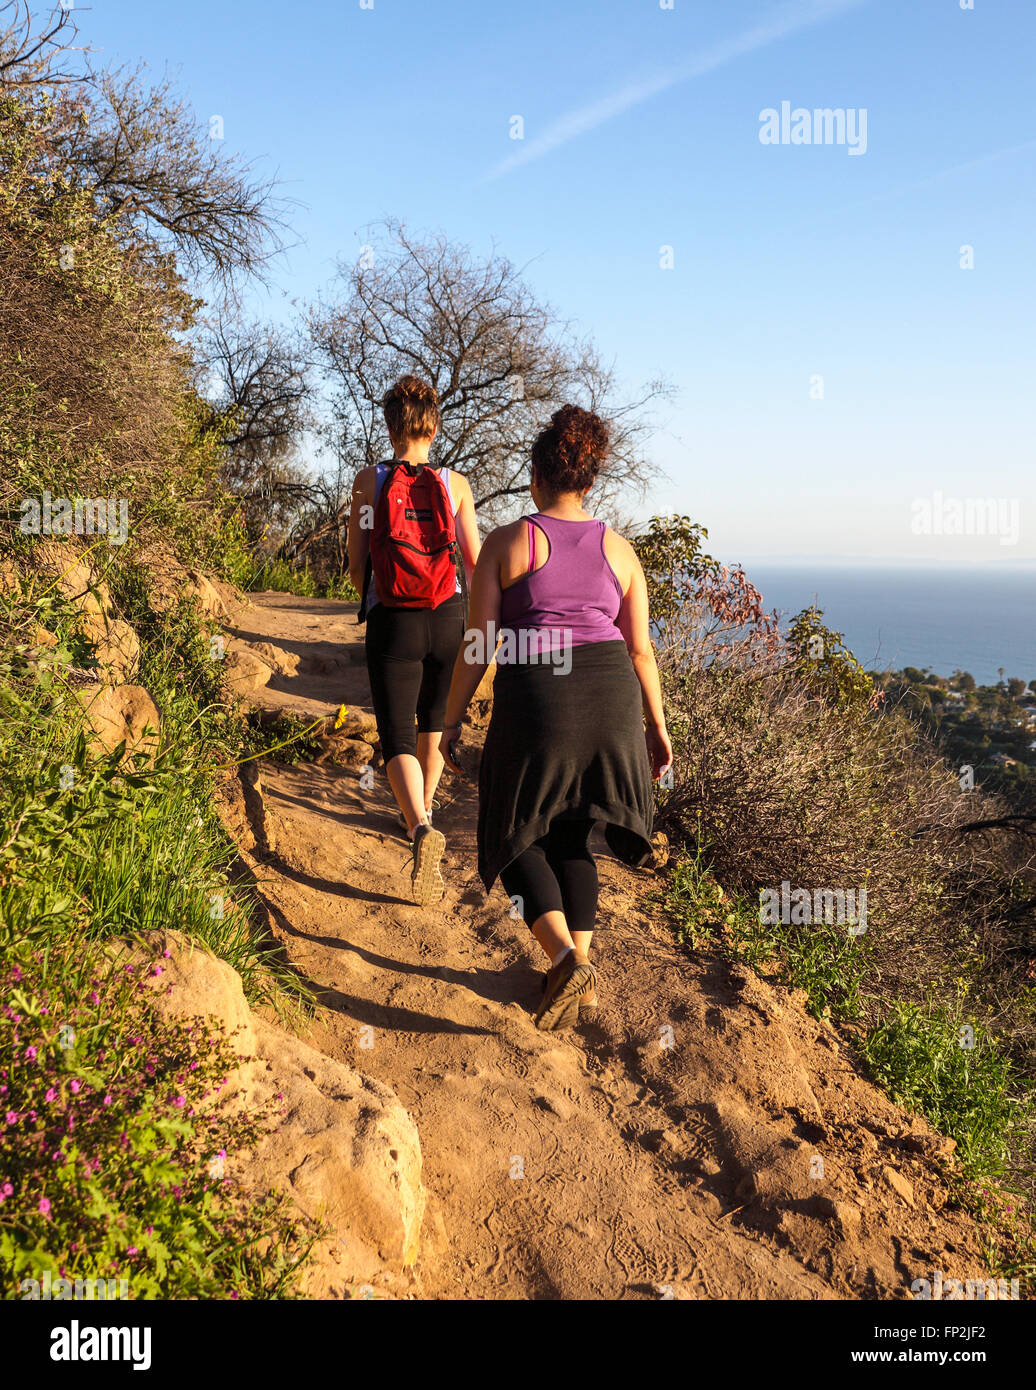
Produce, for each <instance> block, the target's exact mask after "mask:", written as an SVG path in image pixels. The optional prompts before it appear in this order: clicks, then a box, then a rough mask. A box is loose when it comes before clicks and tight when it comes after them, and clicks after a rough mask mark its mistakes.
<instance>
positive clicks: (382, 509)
mask: <svg viewBox="0 0 1036 1390" xmlns="http://www.w3.org/2000/svg"><path fill="white" fill-rule="evenodd" d="M458 554H459V547H458V545H457V526H456V521H455V519H454V515H453V507H452V505H451V503H450V495H449V492H448V491H447V488H446V484H445V483H444V482H443V480H442V479H441V478H440V477H439V475H438V473H437V472H436V471H435V470H434V469H433V468H428V467H426V466H424V465H423V464H418V465H417V466H416V467H414V466H412V465H411V464H409V463H397V464H395V465H394V466H393V467H391V468H390V469H389V471H388V474H387V475H386V477H385V481H384V483H383V484H382V488H381V491H380V493H379V494H378V500H377V502H376V503H375V506H374V524H373V528H372V530H371V544H370V563H369V566H368V570H367V584H366V585H365V586H364V589H365V591H364V600H363V603H362V604H361V607H360V612H361V614H363V613H364V612H365V609H366V589H367V588H369V586H370V574H371V571H373V574H374V578H375V581H376V582H377V588H378V600H379V602H381V603H383V604H385V605H386V607H388V608H437V607H438V606H439V604H440V603H444V602H445V601H446V600H447V599H448V598H452V597H453V595H454V593H455V592H456V590H457V571H458ZM461 572H462V573H463V570H462V571H461Z"/></svg>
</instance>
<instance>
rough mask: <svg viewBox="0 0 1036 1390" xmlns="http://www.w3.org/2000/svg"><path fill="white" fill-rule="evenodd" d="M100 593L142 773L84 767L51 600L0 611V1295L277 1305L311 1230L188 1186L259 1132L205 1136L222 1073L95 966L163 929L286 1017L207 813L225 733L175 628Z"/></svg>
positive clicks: (77, 713) (123, 599)
mask: <svg viewBox="0 0 1036 1390" xmlns="http://www.w3.org/2000/svg"><path fill="white" fill-rule="evenodd" d="M109 582H110V583H111V586H112V592H113V595H115V596H116V600H117V602H118V604H119V607H120V609H121V611H122V612H123V613H124V614H125V615H127V616H129V617H130V620H131V621H132V622H133V623H134V626H135V627H136V629H137V632H138V635H139V637H140V639H141V674H140V676H139V677H138V680H139V681H140V682H141V683H142V684H144V685H145V687H146V688H147V689H148V690H149V691H150V692H151V693H152V695H153V696H154V697H155V700H156V703H157V705H158V707H159V709H160V712H161V725H162V728H161V743H160V748H159V750H158V753H157V756H156V757H155V758H154V760H153V761H150V762H148V761H146V760H145V759H143V758H142V757H136V758H130V759H126V758H124V757H123V750H122V749H117V750H115V751H114V752H113V753H112V754H111V755H106V754H101V753H94V752H91V751H90V749H89V747H88V744H87V741H86V738H85V737H84V732H83V727H82V724H83V719H82V708H81V706H80V705H79V702H78V701H77V700H76V699H75V697H74V695H73V693H72V692H71V691H70V690H69V689H68V688H67V687H66V685H65V683H64V681H63V680H62V679H61V678H60V671H61V669H62V668H63V667H66V666H67V665H68V663H69V660H70V659H71V658H72V657H73V656H75V657H77V658H81V659H82V660H83V661H84V662H85V659H86V657H87V655H88V653H80V652H78V651H77V650H76V649H75V641H76V639H75V629H76V616H75V614H74V612H72V611H71V610H70V609H68V607H67V605H64V604H62V603H61V601H60V600H58V599H56V598H55V597H54V596H53V595H47V596H46V597H42V596H40V595H38V594H37V595H36V597H35V598H34V597H33V596H32V595H31V594H28V593H25V592H23V593H22V594H21V595H16V596H13V597H12V596H10V595H8V596H5V597H0V633H2V635H3V637H4V639H5V640H4V643H3V654H2V655H0V765H2V766H3V767H4V773H5V775H4V778H3V780H2V782H0V1006H2V1009H0V1085H3V1086H5V1087H6V1088H7V1089H6V1091H5V1092H4V1096H5V1105H4V1107H2V1112H3V1113H2V1117H0V1118H2V1122H3V1131H4V1132H3V1136H2V1137H3V1145H2V1148H3V1157H2V1159H0V1194H2V1195H3V1200H2V1201H0V1271H2V1272H3V1277H4V1284H5V1290H4V1291H5V1292H8V1293H10V1289H9V1287H8V1285H9V1284H10V1283H12V1282H13V1283H15V1285H16V1284H17V1280H18V1279H20V1278H22V1277H39V1274H40V1272H41V1271H43V1270H50V1271H51V1272H52V1273H53V1274H55V1275H56V1274H57V1273H58V1271H60V1270H61V1269H65V1270H67V1271H68V1272H69V1275H70V1276H72V1275H74V1274H82V1275H84V1276H85V1275H89V1276H91V1277H93V1276H95V1275H96V1276H102V1275H103V1276H104V1277H119V1278H121V1277H127V1278H129V1279H130V1282H131V1290H132V1291H131V1295H130V1296H131V1297H156V1296H161V1297H172V1298H184V1297H261V1298H271V1297H290V1296H292V1292H293V1290H294V1289H295V1287H296V1286H297V1280H298V1275H299V1270H300V1267H301V1265H300V1262H301V1261H302V1260H303V1259H304V1256H305V1253H306V1251H307V1250H308V1248H309V1246H310V1244H311V1242H312V1239H313V1238H314V1231H313V1230H311V1229H310V1228H309V1226H308V1225H307V1223H305V1222H303V1221H300V1219H299V1217H298V1214H297V1213H295V1214H292V1212H291V1211H290V1210H289V1209H288V1208H287V1207H286V1206H285V1204H284V1203H283V1202H282V1201H281V1200H280V1199H278V1198H276V1197H271V1198H268V1199H261V1200H257V1201H252V1200H251V1199H250V1198H247V1199H246V1198H245V1197H244V1195H243V1194H241V1193H239V1192H238V1191H237V1190H236V1188H235V1186H234V1183H233V1181H232V1180H225V1179H224V1178H223V1177H218V1178H213V1177H212V1175H211V1174H209V1173H208V1171H207V1169H206V1168H205V1166H204V1164H201V1166H199V1163H200V1159H199V1155H202V1156H204V1155H205V1154H209V1153H211V1152H219V1150H221V1149H225V1150H227V1152H228V1153H229V1154H231V1155H233V1156H234V1157H235V1160H236V1157H237V1156H240V1155H242V1154H243V1153H244V1152H245V1151H247V1150H249V1149H251V1148H253V1147H254V1145H255V1144H256V1143H257V1142H258V1141H259V1139H260V1138H261V1135H262V1131H263V1128H264V1125H265V1124H266V1119H265V1118H264V1117H260V1116H250V1117H248V1118H247V1120H246V1121H245V1122H244V1123H241V1124H238V1123H236V1122H234V1121H232V1120H231V1119H230V1118H228V1117H225V1116H218V1117H216V1118H215V1119H214V1118H213V1112H212V1109H211V1106H212V1102H211V1100H206V1096H207V1095H208V1096H211V1095H212V1094H213V1091H214V1088H215V1089H218V1087H219V1084H220V1078H219V1077H218V1076H217V1075H216V1073H217V1072H218V1071H220V1070H221V1069H222V1070H223V1071H225V1070H226V1068H227V1067H228V1066H230V1065H232V1062H233V1059H232V1057H231V1056H230V1054H229V1053H226V1051H225V1049H224V1050H221V1048H222V1044H220V1043H219V1042H218V1040H216V1041H215V1042H214V1043H212V1044H210V1045H204V1046H200V1047H199V1045H198V1044H199V1041H203V1040H199V1039H198V1038H197V1037H192V1036H191V1028H190V1026H188V1025H184V1026H183V1027H180V1026H177V1025H170V1024H165V1023H162V1022H161V1021H160V1020H159V1019H158V1017H157V1016H156V1015H155V1014H154V1013H153V1011H151V1009H150V1007H149V1006H148V1004H147V1000H146V997H144V996H143V995H140V994H139V993H136V992H134V990H133V989H132V988H131V983H132V982H131V981H130V979H129V976H127V977H126V978H125V979H122V978H121V977H120V976H118V975H114V976H113V973H112V971H111V968H110V961H111V958H112V952H113V951H117V950H121V949H123V947H124V945H125V944H126V943H127V942H131V941H132V940H133V939H135V938H137V937H138V935H139V934H140V933H142V932H147V931H150V930H156V929H173V930H176V931H178V932H181V933H184V934H185V935H186V936H187V937H189V938H190V939H191V940H193V941H196V942H198V943H199V944H201V945H204V946H205V947H207V948H208V949H209V950H211V951H212V952H213V953H214V954H216V955H217V956H219V957H220V958H221V959H223V960H225V961H227V962H229V963H230V964H231V965H232V966H233V967H234V969H235V970H237V971H238V972H239V974H240V975H241V978H242V981H243V984H244V988H245V991H246V994H247V995H248V997H249V999H250V1001H251V1002H252V1003H253V1004H256V1003H260V1002H263V1001H268V1002H270V1003H272V1004H273V1005H274V1006H275V1007H277V1008H279V1009H281V1010H282V1011H293V1010H294V1009H296V1008H297V1007H299V1005H300V1004H301V1003H303V1002H304V996H303V995H302V993H301V992H300V990H299V987H298V985H297V984H296V983H295V981H294V977H293V976H292V975H291V974H290V973H288V972H287V971H286V970H285V968H284V967H283V966H282V965H281V964H280V963H279V961H278V958H277V956H276V954H275V952H274V950H273V946H272V943H271V942H270V941H268V940H267V939H266V938H265V937H264V935H263V933H262V931H261V930H260V929H259V928H258V927H257V926H256V925H255V923H254V921H253V916H252V909H253V905H254V904H253V901H252V898H251V896H250V891H249V890H248V889H247V888H246V887H244V886H241V885H240V884H236V883H235V882H233V878H234V870H235V858H236V851H235V847H234V845H233V844H232V843H231V841H230V840H229V838H228V836H227V834H226V832H225V831H224V830H223V827H222V825H221V824H220V821H219V819H218V816H217V815H216V812H215V807H214V802H213V790H214V787H215V785H216V782H217V780H218V778H219V776H220V775H221V771H220V770H221V769H222V768H225V767H227V766H228V765H230V764H232V763H233V762H234V761H235V760H236V758H238V757H239V756H242V751H241V749H242V739H243V735H244V732H245V726H244V724H243V722H242V720H241V719H240V716H239V715H238V714H237V713H236V712H235V711H234V708H233V706H232V704H231V703H230V702H229V701H228V700H227V699H226V696H225V692H224V690H223V686H222V666H221V664H220V662H219V660H218V658H216V656H215V655H214V652H215V651H216V650H217V649H218V648H215V647H214V646H213V644H212V640H211V639H212V636H213V633H212V632H211V631H210V629H209V627H208V626H207V625H206V624H205V623H204V622H202V621H201V620H199V618H198V617H197V615H196V614H195V613H194V611H193V610H192V609H188V608H187V607H186V606H181V607H180V608H177V609H175V610H174V611H173V612H172V613H170V614H167V615H165V616H163V615H160V614H156V613H153V612H152V611H151V610H150V607H149V606H148V604H147V600H146V595H145V586H144V584H143V577H142V576H141V575H140V574H139V573H135V572H134V571H133V570H132V569H126V570H124V571H122V572H120V573H118V574H116V575H110V576H109ZM36 624H41V625H44V626H47V627H48V629H49V630H51V631H53V632H55V633H56V634H57V636H58V646H57V647H56V648H55V649H54V650H53V651H51V652H49V653H46V654H45V655H43V656H39V655H36V654H32V653H31V652H30V648H31V646H32V641H31V637H32V633H33V631H34V628H35V625H36ZM154 965H155V967H156V968H157V969H161V963H160V962H155V963H154ZM66 1035H68V1036H66ZM69 1038H71V1041H69ZM148 1059H150V1060H148ZM177 1093H179V1097H177ZM10 1115H14V1116H15V1117H16V1118H15V1119H14V1120H13V1121H12V1120H10V1119H9V1116H10ZM72 1119H75V1120H76V1121H77V1128H76V1130H75V1136H74V1140H73V1136H72V1134H71V1132H70V1131H69V1130H68V1121H69V1120H72ZM79 1122H81V1123H79ZM87 1126H89V1129H88V1128H87ZM94 1162H96V1164H97V1165H98V1166H97V1168H96V1170H94V1169H93V1168H92V1167H91V1165H92V1164H94ZM268 1247H269V1249H268ZM271 1250H272V1251H273V1252H274V1253H270V1251H271Z"/></svg>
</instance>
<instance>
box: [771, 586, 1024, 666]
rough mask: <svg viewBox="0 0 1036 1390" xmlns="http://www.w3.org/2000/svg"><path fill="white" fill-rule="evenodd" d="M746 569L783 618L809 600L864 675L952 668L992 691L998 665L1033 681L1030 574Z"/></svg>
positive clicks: (804, 606)
mask: <svg viewBox="0 0 1036 1390" xmlns="http://www.w3.org/2000/svg"><path fill="white" fill-rule="evenodd" d="M745 573H746V574H747V575H748V578H749V579H750V580H751V581H752V583H753V584H754V585H755V586H756V588H757V589H760V590H761V591H762V595H763V600H764V605H765V607H766V608H768V609H770V608H776V609H777V610H778V612H780V613H781V616H782V618H790V617H793V616H794V615H795V614H796V613H798V612H799V611H800V610H801V609H803V608H806V607H808V606H809V604H810V603H814V602H815V603H816V604H817V606H818V607H819V608H821V609H823V611H824V622H825V624H826V625H827V626H828V627H830V628H833V629H834V630H835V631H836V632H841V633H842V634H843V635H844V637H845V643H846V646H847V647H849V648H850V650H851V651H852V652H853V653H854V654H855V655H856V657H857V658H858V660H859V661H861V662H862V663H863V665H864V666H866V667H867V668H868V669H881V670H884V669H886V668H888V667H892V668H894V669H896V670H899V669H901V668H902V667H904V666H917V667H925V666H927V667H930V668H931V670H932V671H934V672H935V674H936V675H940V676H950V675H952V674H953V672H954V671H956V670H958V669H959V670H961V671H970V672H971V674H972V675H973V676H974V677H975V680H976V681H977V682H978V684H979V685H991V684H993V683H995V682H996V681H997V680H999V678H1000V676H999V672H1000V668H1001V667H1002V668H1003V671H1004V675H1005V676H1007V677H1010V676H1020V677H1021V678H1022V679H1023V680H1025V681H1031V680H1036V568H1026V567H1021V566H1020V567H1019V568H1017V569H1006V568H1005V569H984V570H979V569H975V570H960V569H957V570H949V569H935V568H932V569H928V568H923V567H920V566H913V565H887V566H886V565H879V564H861V565H851V564H846V565H837V564H814V565H810V564H807V563H801V562H789V563H787V564H782V563H779V562H775V561H759V562H757V563H752V562H748V561H746V563H745Z"/></svg>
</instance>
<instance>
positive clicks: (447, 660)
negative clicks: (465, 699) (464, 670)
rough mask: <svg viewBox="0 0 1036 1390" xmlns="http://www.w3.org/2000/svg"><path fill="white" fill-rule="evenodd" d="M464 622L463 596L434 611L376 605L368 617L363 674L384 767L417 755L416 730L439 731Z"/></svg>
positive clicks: (454, 597)
mask: <svg viewBox="0 0 1036 1390" xmlns="http://www.w3.org/2000/svg"><path fill="white" fill-rule="evenodd" d="M465 618H466V605H465V602H464V597H463V595H462V594H455V595H454V596H453V598H448V599H446V601H445V602H444V603H440V604H439V606H438V608H386V606H385V605H384V604H383V603H376V604H375V605H374V607H373V608H372V609H371V611H370V612H369V613H368V615H367V636H366V639H365V642H364V645H365V647H366V651H367V673H368V675H369V677H370V683H371V698H372V700H373V703H374V717H375V719H376V720H377V721H378V737H379V739H380V740H381V756H382V757H383V758H384V760H385V762H386V763H387V762H388V760H389V759H390V758H395V757H397V756H398V755H399V754H400V753H416V752H417V733H418V732H420V733H422V734H428V733H435V732H440V731H441V730H442V726H443V722H444V720H445V718H446V696H447V695H448V694H449V690H450V677H451V676H452V674H453V665H454V662H455V661H456V660H457V653H458V652H459V651H460V646H461V643H462V642H463V640H464V623H465ZM415 716H416V718H417V727H416V729H415V727H414V718H415Z"/></svg>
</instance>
